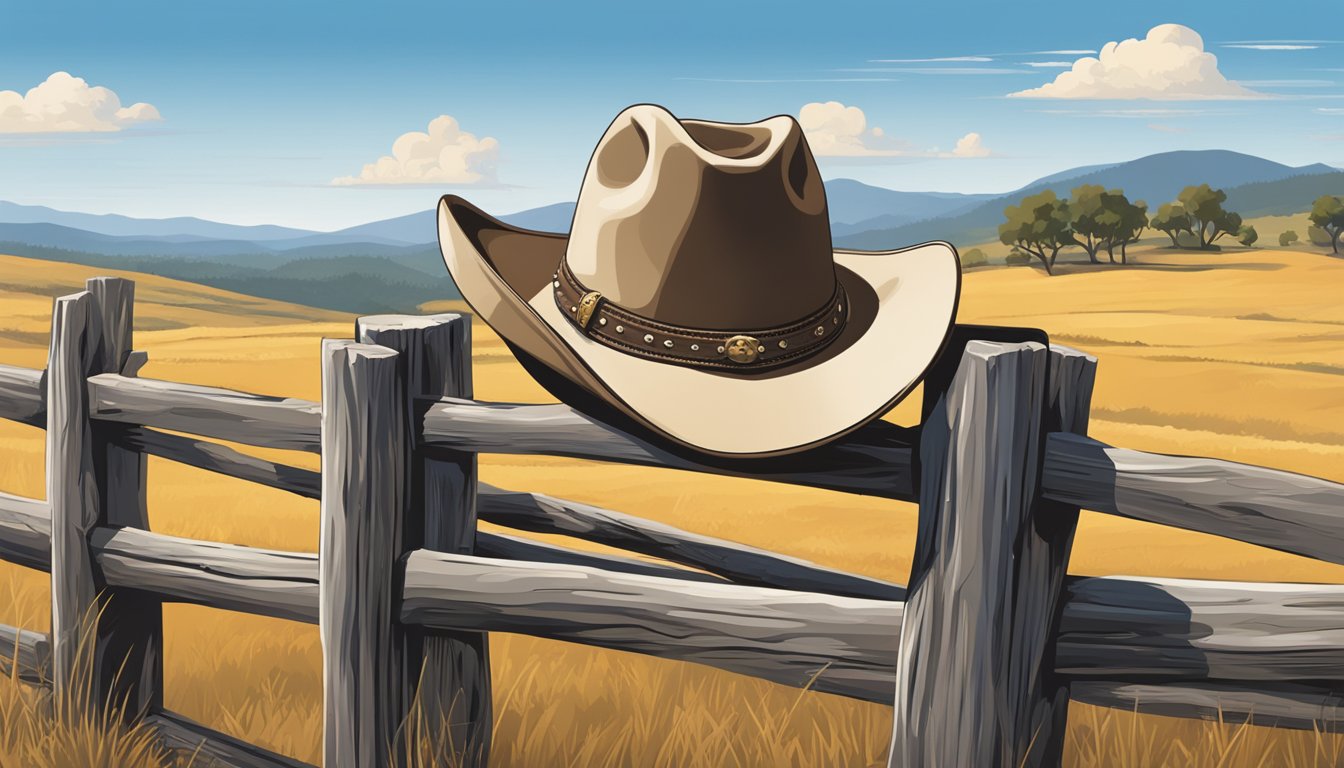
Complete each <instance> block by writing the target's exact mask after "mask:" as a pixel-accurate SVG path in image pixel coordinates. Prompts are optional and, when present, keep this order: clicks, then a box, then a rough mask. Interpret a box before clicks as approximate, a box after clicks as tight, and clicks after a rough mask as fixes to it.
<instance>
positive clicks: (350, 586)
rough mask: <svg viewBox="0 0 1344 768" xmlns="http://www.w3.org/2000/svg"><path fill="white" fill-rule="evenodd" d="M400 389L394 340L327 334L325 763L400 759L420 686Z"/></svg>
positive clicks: (338, 766)
mask: <svg viewBox="0 0 1344 768" xmlns="http://www.w3.org/2000/svg"><path fill="white" fill-rule="evenodd" d="M405 390H406V387H405V384H404V382H402V381H401V377H400V366H399V361H398V359H397V353H396V352H394V351H393V350H390V349H387V348H385V347H378V346H374V345H370V344H357V343H355V342H352V341H344V340H326V341H323V343H322V514H321V518H322V521H321V524H322V530H321V541H320V544H319V556H318V562H319V577H318V584H319V587H318V594H319V597H318V617H319V625H320V626H319V634H320V635H321V638H322V665H323V723H324V726H323V728H324V733H323V751H322V758H323V759H322V764H323V765H325V766H327V768H380V767H382V766H389V765H394V764H398V763H400V762H402V759H401V755H399V754H398V750H397V749H396V741H397V728H398V726H400V725H401V723H402V721H403V720H404V719H405V717H406V713H407V711H408V710H409V707H410V696H411V690H412V686H413V684H414V679H413V678H411V674H413V672H412V671H411V670H410V669H409V668H408V665H407V659H406V656H405V641H404V637H403V632H402V626H401V623H400V620H399V619H400V602H401V601H400V599H399V595H398V592H397V590H398V584H399V581H400V579H399V577H398V576H397V571H398V567H399V566H398V561H399V559H400V558H401V556H402V554H404V553H405V548H404V541H403V536H404V532H405V526H404V521H403V520H402V513H403V511H404V503H405V502H404V499H405V496H406V492H407V482H408V480H409V475H408V472H407V456H406V434H405V432H406V418H405V413H404V411H405V408H406V402H405Z"/></svg>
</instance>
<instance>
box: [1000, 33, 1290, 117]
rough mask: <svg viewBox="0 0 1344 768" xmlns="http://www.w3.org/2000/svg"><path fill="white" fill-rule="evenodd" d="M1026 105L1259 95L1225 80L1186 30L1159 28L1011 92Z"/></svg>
mask: <svg viewBox="0 0 1344 768" xmlns="http://www.w3.org/2000/svg"><path fill="white" fill-rule="evenodd" d="M1008 95H1009V96H1010V97H1017V98H1028V99H1154V100H1194V99H1258V98H1265V96H1264V94H1260V93H1256V92H1255V91H1252V90H1250V89H1249V88H1246V87H1245V86H1242V85H1239V84H1237V83H1235V82H1232V81H1230V80H1228V79H1227V78H1226V77H1224V76H1223V73H1222V72H1219V71H1218V58H1217V57H1216V56H1214V55H1213V54H1212V53H1209V52H1207V51H1205V50H1204V40H1203V38H1201V37H1200V36H1199V34H1198V33H1196V32H1195V31H1194V30H1193V29H1190V28H1189V27H1185V26H1182V25H1180V24H1161V25H1158V26H1156V27H1153V28H1152V29H1150V30H1149V31H1148V35H1147V36H1146V37H1145V38H1144V39H1142V40H1136V39H1134V38H1130V39H1128V40H1123V41H1121V42H1118V43H1117V42H1109V43H1107V44H1106V45H1105V46H1103V47H1102V49H1101V53H1100V54H1099V55H1098V56H1097V57H1096V58H1094V57H1091V56H1085V57H1083V58H1081V59H1078V60H1077V61H1075V62H1074V63H1073V67H1072V68H1071V69H1069V71H1067V72H1061V73H1060V74H1059V75H1058V76H1057V77H1056V78H1055V79H1054V81H1053V82H1049V83H1046V84H1045V85H1042V86H1041V87H1039V88H1031V89H1028V90H1025V91H1017V92H1016V93H1010V94H1008Z"/></svg>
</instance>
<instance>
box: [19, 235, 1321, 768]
mask: <svg viewBox="0 0 1344 768" xmlns="http://www.w3.org/2000/svg"><path fill="white" fill-rule="evenodd" d="M1131 259H1132V260H1133V261H1135V262H1138V263H1137V264H1133V265H1131V266H1129V267H1123V268H1122V267H1102V268H1086V267H1070V268H1066V269H1064V270H1063V272H1064V274H1061V275H1058V276H1056V277H1053V278H1047V277H1045V276H1044V275H1043V274H1041V273H1039V272H1037V271H1035V270H1029V269H1022V268H1014V269H989V270H978V271H976V272H974V273H971V274H968V275H967V276H966V281H965V285H964V296H963V301H962V309H961V314H960V319H961V320H962V321H964V322H983V323H1003V324H1032V325H1039V326H1040V327H1043V328H1045V329H1046V330H1048V331H1049V332H1050V333H1051V334H1052V336H1053V337H1054V338H1055V339H1056V340H1059V341H1061V342H1064V343H1067V344H1070V345H1073V346H1076V347H1080V348H1083V349H1086V350H1088V351H1090V352H1093V353H1095V354H1097V355H1098V356H1099V357H1100V360H1101V364H1100V368H1099V380H1098V385H1097V392H1096V397H1095V400H1094V403H1095V410H1094V416H1093V421H1092V434H1093V436H1095V437H1097V438H1099V439H1101V440H1105V441H1107V442H1111V443H1113V444H1117V445H1123V446H1126V447H1131V448H1138V449H1143V450H1150V451H1163V452H1170V453H1185V454H1201V455H1208V456H1217V457H1222V458H1227V459H1233V460H1238V461H1246V462H1252V463H1257V464H1263V465H1266V466H1272V467H1280V468H1284V469H1290V470H1296V471H1300V472H1307V473H1311V474H1316V475H1321V476H1325V477H1331V478H1333V479H1336V480H1344V343H1341V342H1344V306H1341V302H1340V301H1339V297H1340V296H1341V295H1344V260H1342V259H1332V258H1329V257H1326V256H1321V255H1317V254H1307V253H1299V252H1287V251H1271V250H1265V251H1260V250H1255V251H1248V252H1241V253H1235V254H1223V255H1195V254H1187V253H1176V252H1170V251H1165V250H1157V249H1148V248H1144V249H1136V250H1135V251H1132V252H1131ZM104 273H107V270H98V269H93V268H87V267H81V266H74V265H62V264H51V263H46V262H39V261H33V260H27V259H19V258H13V257H0V362H2V363H7V364H15V365H24V366H30V367H42V366H43V365H44V364H45V345H46V339H47V330H48V325H49V317H50V307H51V297H53V296H56V295H60V294H63V293H67V292H72V291H75V290H78V289H79V288H80V287H81V285H82V281H83V279H84V278H85V277H88V276H91V275H94V274H104ZM134 277H135V278H136V280H137V285H138V301H137V343H136V346H137V348H140V349H145V350H147V351H148V352H149V355H150V362H149V364H148V365H147V366H146V367H145V368H144V369H143V371H142V372H141V375H142V376H146V377H153V378H160V379H171V380H176V381H185V382H193V383H201V384H211V385H216V386H225V387H231V388H237V389H243V390H247V391H252V392H259V393H265V394H275V395H288V396H297V397H304V398H310V399H317V398H318V396H319V369H318V355H317V352H318V344H319V339H320V338H322V337H324V336H325V337H348V336H349V334H350V331H351V326H352V318H350V317H347V316H343V315H340V314H338V313H332V312H325V311H321V310H313V309H308V308H303V307H296V306H293V305H285V304H280V303H276V302H268V301H263V300H258V299H252V298H245V297H239V296H236V295H232V294H228V293H226V292H223V291H216V290H212V289H208V288H203V287H200V286H195V285H191V284H187V283H180V282H175V281H170V280H164V279H160V278H155V277H150V276H134ZM447 308H450V307H448V306H446V305H445V306H436V307H427V308H426V309H427V310H430V309H432V310H434V311H442V310H444V309H447ZM475 334H476V338H475V343H474V350H475V358H474V359H475V378H476V395H477V397H479V398H481V399H486V400H504V401H518V402H540V401H545V400H547V399H548V398H547V396H546V394H545V393H544V392H543V391H542V390H541V389H540V388H539V387H537V386H536V385H535V384H534V383H532V381H531V380H530V379H529V378H528V377H527V376H526V375H525V374H524V373H523V372H522V371H521V369H520V368H519V367H518V365H517V364H516V363H515V362H514V361H513V359H512V357H511V356H510V355H509V353H508V351H507V349H506V348H505V347H504V346H503V344H502V342H500V341H499V340H498V339H497V338H496V337H495V336H494V335H493V334H492V333H490V331H489V330H488V329H487V328H485V327H482V326H480V325H479V324H478V325H477V327H476V329H475ZM916 411H917V405H916V403H915V402H914V401H913V400H911V401H907V403H905V404H903V405H902V406H901V407H899V408H898V409H896V411H894V412H893V413H892V414H891V415H890V416H888V418H890V419H892V420H894V421H898V422H903V423H906V422H909V421H911V420H912V419H913V416H914V414H915V413H916ZM42 452H43V437H42V433H41V432H40V431H39V430H36V429H32V428H29V427H24V426H20V425H15V424H10V423H0V489H4V490H6V491H9V492H12V493H20V494H25V495H28V496H34V497H41V496H42V495H43V456H42ZM258 453H263V454H265V455H266V456H267V457H268V458H276V459H279V460H284V461H288V462H291V463H295V464H300V465H303V466H307V467H315V457H313V456H309V455H302V454H290V453H286V452H279V451H270V452H258ZM149 473H150V475H149V476H150V486H149V504H150V511H151V518H152V526H153V527H154V528H155V529H157V530H160V531H164V532H167V533H171V534H176V535H183V536H192V537H198V538H206V539H217V540H222V541H230V542H237V543H243V544H249V545H256V546H265V547H274V548H283V549H294V550H304V551H314V550H315V549H316V545H317V525H316V516H317V503H316V502H314V501H310V500H305V499H298V498H295V497H293V496H290V495H288V494H285V493H283V492H280V491H274V490H270V489H265V488H260V487H256V486H251V485H248V484H245V483H242V482H240V481H235V480H231V479H227V478H222V477H219V476H215V475H212V474H209V473H205V472H202V471H199V470H194V469H190V468H186V467H182V466H179V465H175V464H172V463H169V462H165V461H161V460H158V459H153V458H151V460H150V468H149ZM481 476H482V479H483V480H485V481H487V482H491V483H495V484H497V485H502V486H506V487H518V488H527V489H529V490H539V491H545V492H548V493H553V494H556V495H560V496H565V497H569V498H575V499H580V500H584V501H589V502H593V503H597V504H601V505H603V506H608V507H612V508H615V509H621V510H624V511H629V512H633V513H636V514H640V515H642V516H645V517H648V518H651V519H655V520H660V521H665V522H668V523H672V524H675V525H679V526H682V527H685V528H689V529H692V530H695V531H699V532H703V533H707V534H711V535H716V536H722V537H725V538H729V539H734V540H737V541H743V542H747V543H750V544H752V545H756V546H760V547H765V548H768V549H773V550H776V551H780V552H784V553H787V554H791V555H797V556H800V557H805V558H809V559H811V560H815V561H818V562H821V563H825V564H828V565H834V566H838V567H843V568H846V569H850V570H855V571H860V572H863V573H868V574H872V575H874V576H879V577H883V578H888V579H894V580H898V581H904V579H905V575H906V572H907V571H908V569H909V566H910V557H911V548H912V540H913V534H914V527H915V515H914V510H913V508H912V507H911V506H910V505H906V504H900V503H894V502H889V501H882V500H876V499H869V498H864V497H854V496H846V495H840V494H834V493H829V492H825V491H817V490H810V489H798V488H790V487H786V486H778V485H772V484H768V483H763V482H756V481H746V480H737V479H728V478H717V477H704V476H691V475H688V474H684V473H680V472H675V471H660V470H650V469H641V468H633V467H618V466H613V465H605V464H595V463H585V462H576V461H568V460H554V459H545V458H532V457H514V456H487V457H482V460H481ZM568 543H571V544H575V542H568ZM1071 570H1072V571H1073V572H1074V573H1079V574H1115V573H1129V574H1140V575H1166V576H1188V577H1202V578H1227V579H1259V580H1278V581H1319V582H1336V583H1344V568H1341V567H1339V566H1332V565H1326V564H1322V563H1317V562H1313V561H1310V560H1306V559H1303V558H1298V557H1293V556H1290V555H1285V554H1282V553H1278V552H1273V551H1269V550H1264V549H1260V548H1256V547H1252V546H1247V545H1242V544H1237V543H1235V542H1230V541H1226V540H1222V539H1218V538H1214V537H1210V536H1204V535H1200V534H1193V533H1185V532H1180V531H1175V530H1172V529H1167V528H1161V527H1157V526H1150V525H1146V524H1142V523H1136V522H1132V521H1127V520H1122V519H1115V518H1108V517H1102V516H1098V515H1090V514H1089V515H1084V518H1083V520H1082V523H1081V529H1080V531H1079V535H1078V538H1077V544H1076V546H1075V549H1074V555H1073V560H1072V565H1071ZM47 584H48V582H47V576H46V575H45V574H41V573H33V572H30V571H26V570H24V569H21V568H18V567H16V566H9V565H0V595H6V596H9V597H7V598H6V599H0V622H5V623H10V624H19V625H21V626H25V627H28V628H35V629H44V628H45V627H46V625H47V622H48V616H47V599H48V598H47ZM165 622H166V627H167V640H166V645H167V648H166V669H167V703H168V706H169V707H171V708H173V709H175V710H178V711H180V712H183V713H185V714H187V715H189V716H191V717H193V718H196V719H199V720H202V721H204V722H207V723H210V724H213V725H215V726H216V727H219V728H221V729H223V730H225V731H229V732H232V733H235V734H238V735H241V736H245V737H246V738H248V739H249V740H251V741H254V742H257V743H260V744H263V745H266V746H269V747H271V748H273V749H276V750H278V751H281V752H283V753H286V754H289V755H293V756H295V757H298V758H301V759H304V760H309V761H316V760H317V759H318V758H319V756H320V740H319V728H318V723H319V720H320V688H321V681H320V676H319V655H320V649H319V645H318V641H317V633H316V629H315V628H313V627H308V626H301V625H297V624H292V623H289V622H285V621H280V620H272V619H263V618H256V617H248V616H242V615H237V614H228V613H223V612H218V611H214V610H210V609H205V608H199V607H194V606H169V607H168V608H167V609H166V612H165ZM492 643H493V647H492V664H493V666H492V669H493V672H494V681H495V689H496V692H495V701H496V714H497V723H496V741H495V760H494V761H493V762H494V764H495V765H502V766H520V767H521V766H526V767H528V768H544V767H548V766H589V765H592V766H626V765H639V766H645V765H651V766H711V765H713V766H717V765H726V766H771V767H773V766H781V765H797V766H822V765H837V766H862V765H875V764H880V763H881V762H882V760H883V755H884V753H885V750H886V743H887V739H888V734H889V720H890V713H889V710H888V709H887V708H885V707H881V706H875V705H867V704H861V703H856V702H851V701H846V700H841V699H838V698H835V697H831V696H826V695H823V694H814V693H800V692H798V691H795V690H792V689H786V688H781V687H777V686H773V685H770V684H767V683H762V682H757V681H754V680H749V679H746V678H741V677H737V676H733V675H729V674H727V673H720V672H717V671H713V670H709V669H705V668H700V667H695V666H692V665H686V664H677V663H671V662H664V661H661V660H658V659H652V658H646V657H640V656H634V655H628V654H619V653H615V652H604V651H595V650H589V649H586V648H581V647H577V646H569V645H563V644H558V643H552V642H547V641H541V640H534V639H530V638H525V637H516V636H507V635H496V636H494V637H493V638H492ZM2 687H3V686H0V688H2ZM18 695H19V694H17V693H14V692H13V691H9V692H4V693H3V695H0V764H5V760H4V758H5V755H6V752H5V737H4V733H5V732H6V730H7V729H12V727H13V726H12V723H6V720H5V718H6V713H10V717H11V719H13V717H15V715H13V713H14V712H17V711H20V710H21V708H17V709H16V708H15V707H13V706H8V705H6V704H5V702H6V701H10V700H11V699H13V697H15V696H18ZM6 697H9V698H6ZM1135 724H1137V725H1138V726H1140V727H1138V728H1132V727H1131V726H1132V725H1135ZM1070 729H1071V730H1070V743H1069V747H1068V758H1067V760H1066V764H1069V765H1077V766H1113V765H1209V766H1212V765H1226V766H1251V765H1262V764H1263V765H1269V764H1273V765H1338V764H1341V763H1340V760H1341V757H1340V755H1341V754H1342V752H1341V750H1344V744H1342V743H1341V740H1340V739H1334V738H1328V737H1320V738H1318V737H1316V736H1314V735H1312V734H1309V733H1308V734H1302V733H1299V732H1289V731H1275V730H1270V729H1261V728H1241V729H1236V728H1232V727H1230V726H1229V727H1219V726H1214V725H1205V724H1201V723H1197V722H1191V721H1179V720H1168V719H1164V718H1155V717H1141V718H1137V719H1135V718H1134V717H1133V716H1132V715H1128V714H1126V713H1123V712H1120V713H1116V712H1110V711H1105V710H1096V709H1092V708H1089V707H1084V706H1080V705H1075V706H1074V708H1073V712H1072V716H1071V725H1070Z"/></svg>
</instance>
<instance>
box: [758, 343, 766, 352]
mask: <svg viewBox="0 0 1344 768" xmlns="http://www.w3.org/2000/svg"><path fill="white" fill-rule="evenodd" d="M756 351H757V352H764V351H765V345H764V344H762V345H761V346H759V347H757V348H756Z"/></svg>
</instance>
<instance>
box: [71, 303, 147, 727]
mask: <svg viewBox="0 0 1344 768" xmlns="http://www.w3.org/2000/svg"><path fill="white" fill-rule="evenodd" d="M85 287H86V288H87V289H88V291H89V293H90V294H91V295H92V296H93V307H94V310H95V311H96V312H97V315H98V319H97V323H96V327H97V331H98V342H97V345H96V346H95V349H94V354H93V357H92V360H91V361H90V367H89V372H90V373H119V372H121V371H122V370H123V369H124V368H125V367H126V364H127V361H128V359H129V358H130V357H131V346H132V344H133V341H134V340H133V338H132V336H131V328H132V327H133V325H134V313H135V283H133V282H131V281H130V280H125V279H122V278H119V277H95V278H91V279H89V280H88V281H87V282H86V283H85ZM109 426H110V425H108V424H105V423H101V422H95V423H94V424H93V441H94V442H93V460H94V469H95V473H96V474H97V476H98V481H99V484H100V488H99V500H100V502H101V504H102V506H101V508H100V509H99V510H98V524H99V525H111V526H133V527H137V528H143V529H148V528H149V508H148V505H147V503H146V492H147V488H148V483H147V473H148V461H147V459H146V457H145V455H144V454H143V453H140V452H139V451H137V450H135V449H134V448H129V447H126V446H123V445H120V444H118V443H116V442H114V441H113V440H112V439H111V438H112V434H111V433H112V432H114V431H115V430H114V429H109ZM102 599H103V602H104V608H103V612H102V614H101V615H100V616H99V617H98V631H97V637H96V642H95V646H94V659H93V666H94V674H95V675H97V676H98V681H97V684H98V686H99V687H100V689H101V690H102V695H103V696H104V697H105V698H106V699H107V700H109V701H115V702H118V703H121V704H122V705H123V706H124V712H125V716H126V718H127V719H130V720H134V719H135V718H137V717H138V716H139V715H140V714H143V713H147V712H155V711H158V710H159V709H160V708H162V706H163V608H162V606H161V605H160V603H159V600H158V598H157V597H156V596H154V595H153V594H149V593H144V592H127V591H122V590H104V592H103V595H102Z"/></svg>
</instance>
